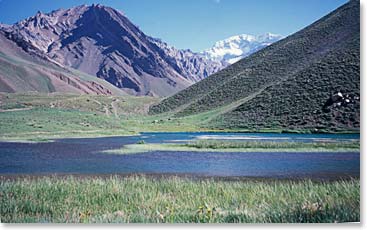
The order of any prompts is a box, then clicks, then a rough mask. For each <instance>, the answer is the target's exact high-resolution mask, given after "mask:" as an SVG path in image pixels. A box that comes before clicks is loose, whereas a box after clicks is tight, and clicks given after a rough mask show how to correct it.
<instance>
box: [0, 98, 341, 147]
mask: <svg viewBox="0 0 367 230" xmlns="http://www.w3.org/2000/svg"><path fill="white" fill-rule="evenodd" d="M159 100H160V99H158V98H152V97H133V96H124V97H120V96H91V95H67V94H66V95H65V94H63V95H61V94H39V93H38V94H36V93H34V94H33V93H28V94H5V93H0V140H2V141H6V140H7V141H9V140H10V141H12V140H17V141H19V140H23V141H24V140H26V141H34V142H38V141H47V140H49V139H56V138H73V137H102V136H123V135H137V134H139V133H140V132H202V131H212V132H226V131H230V132H284V131H286V132H309V131H308V130H284V129H281V128H275V129H257V130H223V129H221V130H219V129H213V128H211V127H209V126H208V124H209V123H210V121H211V119H213V118H214V117H215V114H213V112H208V113H202V114H197V115H193V116H187V117H175V116H173V115H172V114H162V115H154V116H150V115H147V114H148V109H149V106H150V105H152V104H155V103H157V102H159ZM344 132H348V130H345V131H344Z"/></svg>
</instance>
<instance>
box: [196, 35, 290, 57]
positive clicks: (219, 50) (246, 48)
mask: <svg viewBox="0 0 367 230" xmlns="http://www.w3.org/2000/svg"><path fill="white" fill-rule="evenodd" d="M282 38H283V36H282V35H278V34H271V33H266V34H263V35H259V36H253V35H248V34H241V35H237V36H232V37H230V38H227V39H225V40H222V41H218V42H216V43H215V44H214V46H213V47H212V48H210V49H208V50H205V51H203V52H202V54H203V55H204V56H205V57H206V58H208V59H209V60H212V61H220V62H224V63H229V64H233V63H235V62H237V61H239V60H241V59H242V58H245V57H247V56H249V55H251V54H253V53H255V52H256V51H258V50H260V49H262V48H264V47H266V46H268V45H271V44H272V43H274V42H277V41H279V40H280V39H282Z"/></svg>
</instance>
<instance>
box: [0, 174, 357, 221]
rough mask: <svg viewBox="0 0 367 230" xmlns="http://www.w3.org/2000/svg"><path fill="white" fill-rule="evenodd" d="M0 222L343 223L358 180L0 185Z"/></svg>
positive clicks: (353, 217) (350, 217) (353, 215)
mask: <svg viewBox="0 0 367 230" xmlns="http://www.w3.org/2000/svg"><path fill="white" fill-rule="evenodd" d="M0 183H1V186H0V200H1V203H0V207H1V221H2V222H5V223H8V222H11V223H13V222H63V223H65V222H67V223H79V222H82V223H105V222H140V223H147V222H149V223H156V222H169V223H191V222H205V223H228V222H250V223H271V222H276V223H278V222H351V221H354V222H355V221H359V220H360V209H359V208H360V184H359V180H348V181H335V182H312V181H309V180H306V181H297V182H295V181H241V182H238V181H237V182H234V181H214V180H211V179H209V180H190V179H185V178H177V177H170V178H164V179H162V178H161V179H153V178H147V177H127V178H119V177H111V178H108V179H98V178H97V179H96V178H95V179H92V178H89V179H86V178H85V179H76V178H73V177H68V178H66V179H61V178H59V179H57V178H41V179H37V180H29V179H20V180H17V181H2V182H0Z"/></svg>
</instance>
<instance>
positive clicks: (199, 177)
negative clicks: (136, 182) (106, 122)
mask: <svg viewBox="0 0 367 230" xmlns="http://www.w3.org/2000/svg"><path fill="white" fill-rule="evenodd" d="M71 178H72V179H76V180H99V179H102V180H109V179H112V178H117V179H136V178H147V179H152V180H167V179H172V178H179V179H183V180H189V181H214V182H217V181H222V182H249V181H250V182H270V183H271V182H285V183H287V182H303V181H312V182H334V181H350V180H360V176H351V175H330V174H325V175H321V176H320V174H318V176H296V177H293V178H291V177H286V176H277V177H266V176H219V175H205V174H190V173H98V174H95V173H35V174H24V173H23V174H18V173H14V174H12V173H9V174H0V181H24V180H30V181H37V180H42V179H57V180H67V179H71Z"/></svg>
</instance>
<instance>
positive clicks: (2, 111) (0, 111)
mask: <svg viewBox="0 0 367 230" xmlns="http://www.w3.org/2000/svg"><path fill="white" fill-rule="evenodd" d="M31 109H32V107H27V108H18V109H0V113H5V112H16V111H23V110H31Z"/></svg>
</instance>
